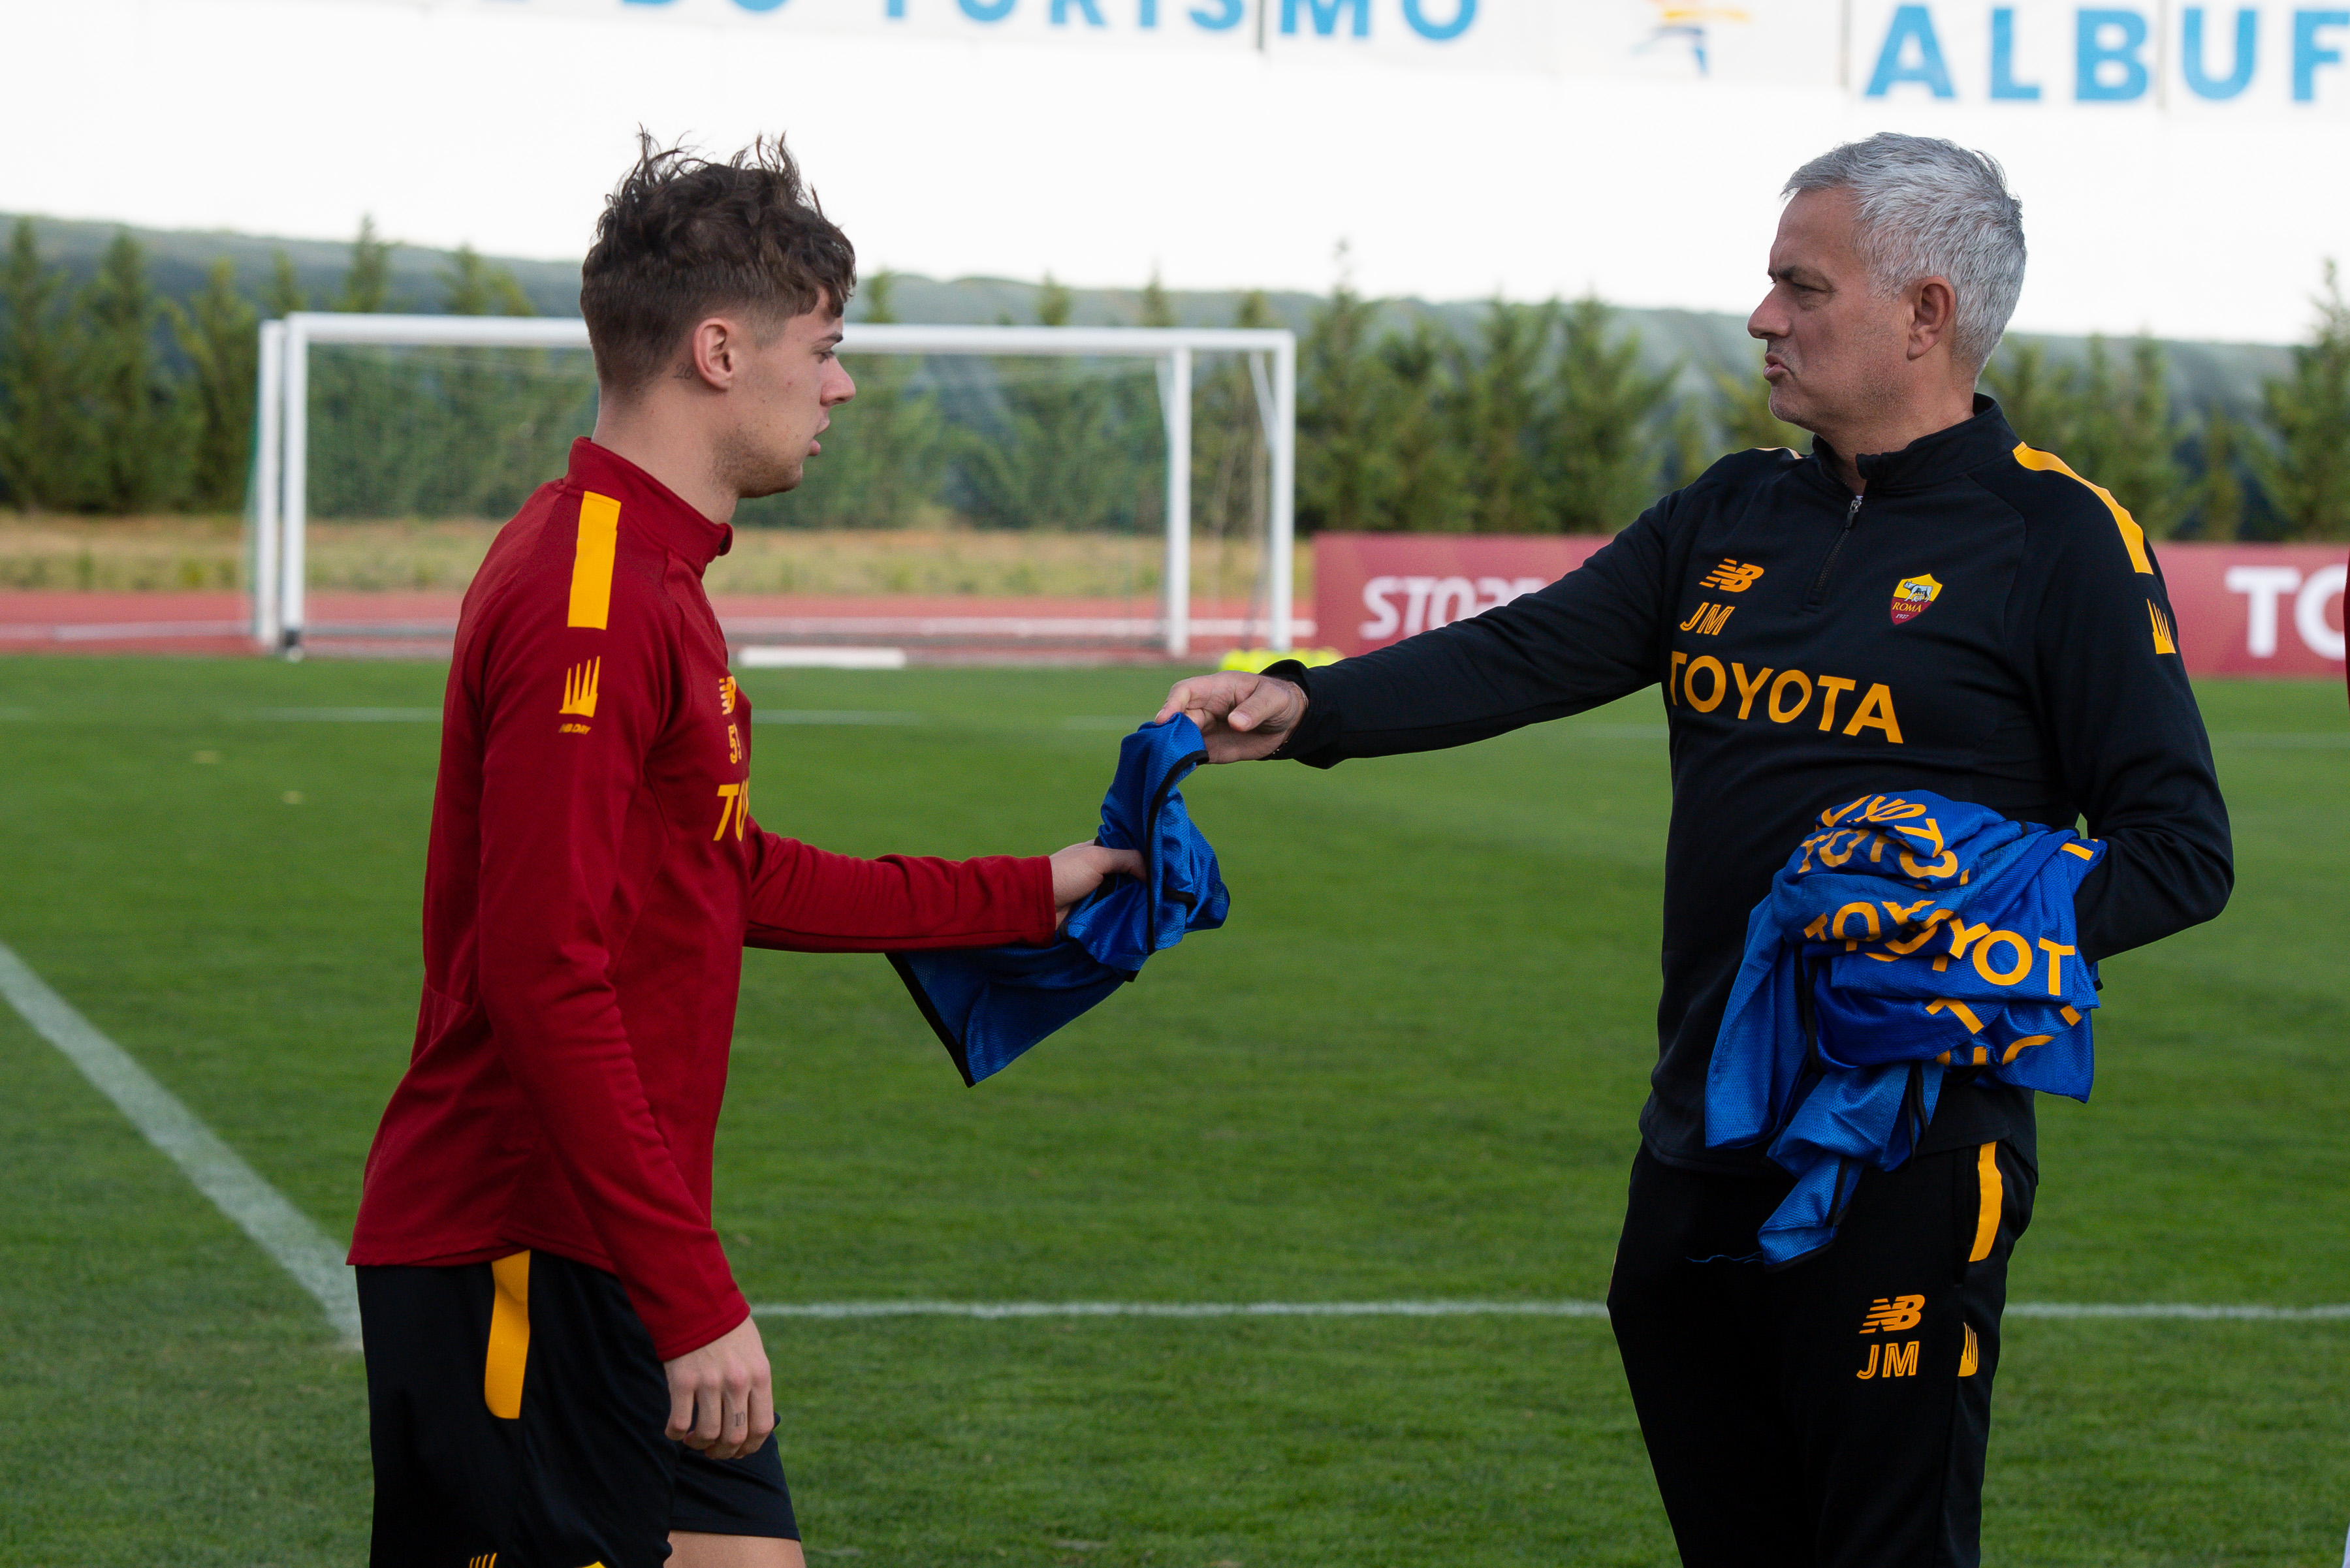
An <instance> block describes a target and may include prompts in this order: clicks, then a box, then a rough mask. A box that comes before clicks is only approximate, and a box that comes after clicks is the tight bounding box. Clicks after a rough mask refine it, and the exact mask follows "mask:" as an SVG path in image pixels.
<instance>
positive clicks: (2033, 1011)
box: [1705, 790, 2105, 1266]
mask: <svg viewBox="0 0 2350 1568" xmlns="http://www.w3.org/2000/svg"><path fill="white" fill-rule="evenodd" d="M2104 854H2105V846H2104V845H2103V844H2100V843H2097V842H2096V841H2095V840H2091V839H2084V838H2082V837H2081V836H2079V835H2078V834H2076V833H2074V832H2073V831H2072V830H2071V829H2070V828H2046V827H2037V826H2032V825H2029V824H2024V823H2016V822H2011V821H2009V820H2008V819H2007V818H2005V817H2003V816H2002V815H1999V814H1998V813H1997V812H1994V811H1991V810H1989V809H1987V808H1985V807H1983V806H1980V805H1967V804H1965V803H1963V802H1960V801H1952V800H1946V799H1944V798H1943V797H1942V796H1940V795H1938V794H1930V793H1929V792H1927V791H1924V790H1916V791H1911V792H1908V793H1905V794H1898V795H1894V794H1880V795H1866V796H1863V797H1862V798H1861V799H1859V800H1856V801H1854V802H1852V803H1851V804H1850V805H1844V806H1839V807H1837V808H1835V809H1834V810H1831V811H1826V812H1823V813H1821V815H1820V820H1819V826H1817V827H1816V828H1815V829H1814V831H1813V832H1812V833H1811V834H1810V835H1809V836H1806V837H1805V838H1804V841H1803V843H1801V844H1799V845H1797V846H1796V847H1795V852H1794V854H1793V855H1791V856H1790V857H1788V859H1787V864H1786V865H1785V866H1784V867H1781V869H1780V870H1779V872H1778V874H1777V875H1776V876H1774V877H1772V879H1771V892H1770V896H1769V897H1767V898H1764V899H1763V901H1762V902H1761V903H1759V904H1757V905H1755V906H1754V909H1753V912H1752V914H1750V915H1749V916H1748V917H1747V920H1746V952H1745V957H1744V959H1743V961H1742V962H1741V964H1740V965H1739V970H1738V978H1737V980H1736V981H1735V982H1733V983H1732V985H1731V992H1730V1001H1729V1003H1728V1005H1727V1006H1726V1007H1725V1008H1724V1009H1723V1012H1722V1016H1721V1033H1720V1034H1719V1035H1717V1036H1716V1037H1715V1039H1714V1044H1713V1059H1712V1061H1711V1064H1709V1066H1708V1068H1707V1072H1706V1092H1705V1132H1706V1142H1707V1144H1708V1145H1709V1146H1711V1147H1716V1148H1723V1147H1741V1146H1749V1145H1752V1144H1757V1143H1763V1142H1764V1141H1766V1140H1767V1141H1768V1143H1769V1146H1770V1155H1771V1158H1772V1159H1773V1161H1775V1162H1776V1163H1778V1164H1779V1165H1781V1166H1783V1167H1784V1168H1786V1169H1788V1170H1790V1171H1793V1172H1794V1175H1795V1188H1794V1191H1793V1192H1792V1193H1790V1194H1789V1195H1788V1197H1787V1199H1786V1200H1785V1201H1784V1202H1783V1203H1781V1204H1780V1206H1779V1208H1778V1210H1776V1211H1775V1212H1774V1213H1773V1214H1772V1216H1771V1218H1770V1219H1769V1220H1766V1221H1765V1222H1764V1223H1763V1231H1762V1235H1761V1241H1762V1248H1763V1261H1764V1262H1765V1263H1766V1264H1769V1265H1772V1266H1779V1265H1783V1264H1786V1263H1789V1262H1794V1261H1795V1260H1797V1259H1799V1258H1802V1257H1804V1256H1806V1255H1808V1254H1810V1253H1811V1252H1814V1251H1818V1250H1819V1249H1820V1248H1822V1247H1825V1246H1826V1245H1827V1244H1828V1243H1829V1242H1830V1241H1833V1240H1835V1227H1836V1221H1837V1220H1838V1219H1839V1218H1841V1216H1842V1214H1843V1211H1844V1206H1845V1203H1846V1200H1847V1199H1849V1198H1850V1197H1851V1195H1852V1189H1853V1186H1854V1184H1855V1183H1856V1180H1857V1179H1858V1176H1859V1172H1860V1169H1861V1168H1862V1167H1863V1166H1864V1165H1874V1166H1876V1167H1877V1168H1878V1169H1880V1170H1892V1169H1895V1168H1898V1166H1900V1165H1901V1164H1902V1162H1903V1161H1905V1160H1907V1159H1908V1158H1909V1156H1910V1154H1911V1152H1912V1151H1913V1150H1914V1149H1915V1147H1916V1146H1917V1139H1918V1137H1919V1136H1920V1135H1922V1134H1923V1132H1924V1131H1925V1127H1926V1124H1927V1123H1928V1122H1929V1121H1931V1120H1932V1119H1933V1116H1934V1106H1935V1104H1936V1102H1937V1100H1938V1099H1939V1096H1940V1092H1941V1087H1942V1080H1943V1078H1944V1076H1945V1075H1947V1074H1948V1073H1950V1071H1952V1070H1953V1069H1960V1068H1972V1069H1975V1070H1976V1071H1977V1073H1978V1074H1979V1075H1981V1076H1983V1077H1986V1078H1990V1079H1992V1080H1995V1081H1997V1082H1999V1083H2002V1084H2009V1085H2014V1086H2016V1087H2018V1088H2024V1089H2037V1090H2041V1091H2043V1092H2045V1093H2048V1094H2056V1095H2065V1096H2071V1097H2072V1098H2074V1099H2076V1100H2086V1099H2087V1098H2088V1097H2089V1087H2090V1084H2091V1081H2092V1078H2093V1077H2094V1074H2095V1058H2094V1056H2093V1054H2092V1050H2091V1036H2090V1028H2089V1016H2088V1015H2089V1012H2090V1011H2091V1010H2092V1009H2094V1008H2095V1006H2096V1005H2097V971H2096V966H2095V964H2092V963H2090V962H2088V961H2086V960H2085V959H2083V958H2082V957H2081V956H2080V954H2079V952H2078V951H2077V949H2078V946H2079V940H2078V938H2077V937H2076V936H2075V934H2074V919H2073V895H2074V891H2075V890H2076V889H2078V888H2079V887H2080V885H2081V879H2082V878H2083V877H2086V876H2087V875H2088V874H2089V871H2090V868H2091V867H2094V866H2095V865H2096V863H2097V861H2098V860H2099V858H2100V857H2103V856H2104Z"/></svg>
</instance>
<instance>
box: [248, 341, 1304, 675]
mask: <svg viewBox="0 0 2350 1568" xmlns="http://www.w3.org/2000/svg"><path fill="white" fill-rule="evenodd" d="M1295 352H1296V350H1295V338H1294V337H1292V335H1291V334H1290V333H1288V332H1287V331H1284V330H1278V329H1253V328H1233V329H1214V328H1184V327H932V326H907V325H899V324H886V325H862V324H852V325H850V326H849V327H847V330H846V336H845V338H844V341H843V343H842V346H841V355H842V358H843V360H844V362H845V363H846V364H847V366H848V368H849V369H850V371H851V373H852V374H853V375H855V377H856V378H857V380H858V395H857V397H856V398H855V399H853V400H851V401H850V402H848V403H847V404H846V405H844V406H843V407H841V408H840V409H838V410H836V411H835V413H834V416H833V424H832V428H831V429H830V430H829V431H827V433H826V435H825V437H824V449H825V450H824V452H823V454H822V455H821V456H820V457H818V458H817V459H816V461H815V462H813V463H811V464H810V467H809V472H808V477H807V481H806V483H805V484H804V485H803V486H802V487H801V488H799V489H798V490H795V491H793V492H791V493H786V494H783V495H777V496H770V497H765V498H762V499H760V500H756V501H751V502H746V503H744V504H743V507H742V508H741V510H740V511H739V512H738V513H737V514H736V516H735V519H734V521H735V529H736V533H735V538H736V544H735V546H734V548H733V550H732V551H731V552H730V553H729V555H728V556H725V557H723V558H722V559H721V560H719V561H718V562H715V563H713V564H712V568H711V571H710V573H709V576H708V577H707V579H706V580H707V581H708V583H709V586H710V588H711V591H712V595H713V597H720V598H722V599H723V600H724V601H725V604H726V607H727V608H728V611H729V613H728V614H727V616H726V624H727V630H728V636H729V640H730V641H736V642H743V641H754V642H756V641H778V640H786V639H812V640H816V641H841V640H865V641H876V640H889V639H898V640H912V641H917V642H923V641H927V642H931V643H945V642H956V641H960V642H961V643H962V644H964V645H967V646H970V647H977V648H981V649H997V650H999V651H1000V650H1001V649H1003V648H1005V647H1010V646H1015V645H1024V646H1028V647H1033V648H1046V649H1049V648H1051V647H1053V646H1054V645H1055V643H1058V644H1060V645H1062V646H1063V647H1064V648H1066V649H1068V650H1071V651H1075V650H1076V649H1084V648H1090V649H1099V650H1108V651H1110V652H1112V653H1115V652H1116V651H1117V650H1118V649H1127V650H1130V651H1133V652H1136V653H1140V652H1142V651H1144V650H1146V649H1147V650H1149V651H1150V652H1152V653H1156V654H1163V655H1166V656H1172V657H1179V658H1180V657H1186V656H1197V655H1199V654H1201V653H1209V652H1216V651H1221V650H1222V649H1228V648H1232V647H1262V648H1268V649H1288V648H1290V647H1291V646H1292V644H1293V641H1294V628H1293V624H1292V618H1291V615H1290V613H1289V612H1290V607H1291V604H1292V599H1293V594H1294V589H1295V584H1294V582H1293V580H1292V578H1293V573H1292V569H1291V561H1292V535H1293V513H1292V499H1291V498H1292V493H1293V491H1294V487H1295V403H1296V397H1295V384H1296V382H1295V363H1296V361H1295ZM260 407H261V415H260V427H261V430H260V436H261V439H260V443H259V450H258V452H257V456H256V464H255V466H256V473H255V481H256V482H255V485H254V487H253V489H254V496H255V500H254V504H253V505H252V507H251V513H252V523H253V528H252V540H251V552H250V553H251V557H252V568H253V569H252V574H251V580H252V583H253V587H254V601H253V603H254V635H255V639H256V640H257V641H259V642H260V643H261V644H262V645H263V646H265V647H266V648H270V649H282V650H285V651H287V652H289V653H294V654H297V655H298V653H299V650H300V649H302V647H303V645H304V641H305V639H306V638H313V637H317V636H320V635H322V634H331V633H333V632H335V631H336V630H338V629H341V628H337V627H336V626H335V624H334V622H333V619H332V618H331V617H327V618H314V617H313V616H312V614H311V605H310V590H311V589H312V588H313V587H314V586H315V587H319V588H321V589H326V588H354V589H424V590H447V589H451V588H462V587H463V585H464V583H465V582H466V581H467V580H469V579H470V577H471V575H472V571H473V566H475V565H477V564H478V562H479V559H480V551H481V549H482V548H483V547H484V545H486V541H487V538H488V535H489V532H490V531H491V529H492V527H493V526H494V524H496V523H499V522H502V521H504V519H505V518H506V517H507V516H509V515H510V514H512V513H513V512H514V511H515V509H516V508H517V507H518V506H519V505H520V504H522V502H523V501H524V500H525V498H526V497H527V496H528V495H529V493H530V492H531V491H532V490H533V489H534V488H535V487H536V485H538V484H539V483H543V482H545V481H546V480H547V479H549V478H551V477H554V476H556V475H557V474H560V473H561V472H563V470H564V466H565V461H566V452H567V448H568V445H569V443H570V441H572V440H573V439H574V438H575V437H577V436H581V435H585V434H587V432H588V431H590V430H591V429H592V428H593V426H594V423H595V416H596V381H595V373H594V367H593V364H592V362H591V360H590V358H589V355H588V352H587V330H586V327H585V325H584V324H583V323H581V322H579V321H577V320H576V319H560V320H558V319H539V318H514V317H422V316H365V315H340V314H336V315H328V314H317V313H304V314H298V315H295V316H291V317H287V318H286V319H285V320H284V321H273V322H269V323H266V324H265V326H264V327H263V328H262V353H261V396H260ZM751 596H760V597H766V598H770V599H773V600H774V601H775V602H774V603H772V604H766V605H760V604H751V603H749V602H748V599H749V597H751ZM877 596H883V597H877ZM950 599H951V600H953V601H954V603H953V604H952V605H951V606H945V605H944V604H943V601H946V600H950Z"/></svg>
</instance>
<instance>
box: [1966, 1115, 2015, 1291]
mask: <svg viewBox="0 0 2350 1568" xmlns="http://www.w3.org/2000/svg"><path fill="white" fill-rule="evenodd" d="M1975 1179H1976V1182H1977V1185H1978V1186H1979V1187H1980V1188H1981V1192H1982V1205H1981V1208H1980V1209H1978V1210H1976V1211H1975V1250H1974V1251H1971V1252H1970V1253H1968V1254H1967V1262H1970V1263H1980V1262H1982V1261H1983V1260H1984V1259H1985V1258H1988V1257H1990V1256H1991V1243H1992V1242H1993V1241H1998V1240H1999V1210H2000V1205H2001V1204H2002V1202H2004V1201H2005V1199H2006V1198H2007V1184H2006V1183H2005V1182H2004V1181H2002V1180H2001V1179H2000V1175H1999V1145H1998V1144H1996V1143H1987V1144H1985V1145H1983V1146H1982V1149H1981V1152H1980V1153H1978V1154H1977V1155H1976V1156H1975Z"/></svg>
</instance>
